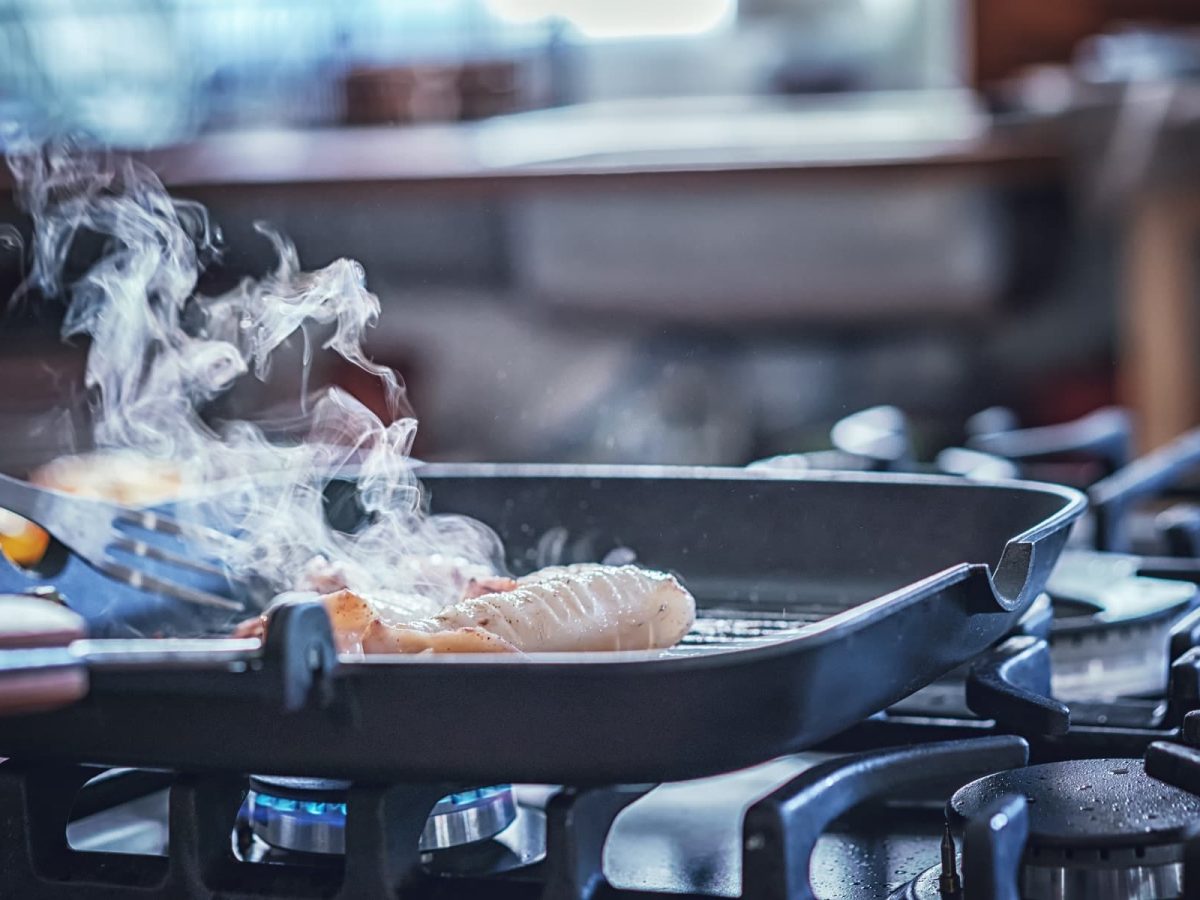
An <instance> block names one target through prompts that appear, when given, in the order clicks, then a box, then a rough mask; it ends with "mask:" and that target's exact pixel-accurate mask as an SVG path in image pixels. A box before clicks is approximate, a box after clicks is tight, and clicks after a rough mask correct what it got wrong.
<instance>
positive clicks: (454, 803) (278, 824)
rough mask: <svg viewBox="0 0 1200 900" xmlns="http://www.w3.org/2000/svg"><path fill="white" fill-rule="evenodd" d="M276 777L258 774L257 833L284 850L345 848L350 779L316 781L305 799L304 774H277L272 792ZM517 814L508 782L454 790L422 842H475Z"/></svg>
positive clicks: (252, 807) (428, 845)
mask: <svg viewBox="0 0 1200 900" xmlns="http://www.w3.org/2000/svg"><path fill="white" fill-rule="evenodd" d="M272 780H273V779H269V778H262V777H258V778H256V779H255V781H256V784H255V787H254V789H252V790H251V791H250V794H249V797H248V799H247V804H248V811H249V818H250V826H251V830H252V831H253V832H254V834H255V835H257V836H258V837H259V838H261V839H262V840H264V841H266V842H267V843H268V844H270V845H271V846H272V847H278V848H280V849H282V850H293V851H297V852H301V853H318V854H325V855H328V854H339V853H344V852H345V850H346V803H345V799H344V797H345V795H344V793H343V792H344V790H345V787H346V784H345V783H344V782H322V781H320V780H317V779H314V780H310V783H311V786H312V788H313V790H312V794H311V796H312V799H311V800H304V799H299V797H301V796H303V786H302V784H301V782H303V781H304V780H303V779H274V780H275V781H278V782H279V783H280V786H281V787H282V788H284V790H282V791H281V792H280V795H279V796H276V795H273V794H270V793H267V788H268V785H269V783H270V782H271V781H272ZM298 791H299V793H298ZM516 817H517V804H516V800H515V798H514V796H513V791H512V788H511V787H509V786H507V785H501V786H496V787H486V788H479V789H477V790H471V791H463V792H460V793H456V794H451V795H449V796H447V797H443V798H442V799H441V800H439V801H438V802H437V804H435V805H434V807H433V809H432V810H431V811H430V813H429V819H428V821H427V822H426V823H425V829H424V831H423V832H422V833H421V839H420V842H419V844H418V847H419V849H421V850H423V851H431V850H446V849H449V848H451V847H460V846H463V845H465V844H473V843H476V842H478V841H482V840H486V839H488V838H491V837H495V836H496V835H497V834H499V833H500V832H502V831H503V830H504V829H506V828H507V827H508V826H509V825H511V824H512V823H513V821H514V820H515V819H516Z"/></svg>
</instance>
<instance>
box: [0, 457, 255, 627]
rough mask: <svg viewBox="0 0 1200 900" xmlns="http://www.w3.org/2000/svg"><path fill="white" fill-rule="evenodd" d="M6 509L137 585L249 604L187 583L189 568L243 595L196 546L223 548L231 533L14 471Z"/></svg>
mask: <svg viewBox="0 0 1200 900" xmlns="http://www.w3.org/2000/svg"><path fill="white" fill-rule="evenodd" d="M0 508H3V509H7V510H10V511H11V512H14V513H16V514H17V515H19V516H22V517H24V518H26V519H28V520H29V521H31V522H33V523H34V524H36V525H38V526H40V527H41V528H42V529H43V530H44V531H46V532H47V533H48V534H49V535H50V536H51V537H53V538H54V539H55V540H56V541H58V542H59V543H60V544H62V545H63V546H64V547H66V548H67V549H68V550H70V551H71V552H72V553H74V554H75V555H76V556H78V557H79V558H80V559H82V560H83V561H84V562H86V563H87V564H88V565H90V566H91V567H92V568H94V569H96V570H97V571H99V572H102V573H104V574H105V575H107V576H109V577H110V578H113V579H116V580H117V581H120V582H123V583H125V584H128V585H129V586H131V587H134V588H137V589H139V590H142V591H147V592H149V593H152V594H161V595H163V596H165V597H171V598H174V599H176V600H182V601H184V602H186V603H195V604H199V605H201V606H213V607H218V608H220V609H227V610H231V611H241V610H244V609H245V605H244V604H242V603H241V602H240V601H238V600H235V599H232V598H231V597H228V596H222V595H221V594H218V593H215V592H213V591H211V590H204V589H202V588H199V587H196V586H195V585H193V584H188V583H187V581H186V579H187V575H188V573H191V574H192V575H193V577H194V576H195V575H197V574H198V575H201V576H205V577H206V578H208V579H217V580H221V581H223V582H226V583H228V584H229V585H230V588H231V591H232V593H234V594H235V595H236V594H237V590H236V588H237V587H238V582H236V581H235V580H234V579H232V578H230V576H229V574H228V573H227V572H226V571H225V570H224V569H223V568H222V567H221V566H220V564H218V563H215V562H213V561H211V560H208V559H204V558H202V557H201V556H200V555H198V553H197V551H196V549H195V547H196V545H197V544H201V543H205V544H208V545H209V546H219V545H220V544H221V543H227V542H231V541H233V540H235V538H232V537H230V536H229V535H225V534H221V533H220V532H217V531H215V530H214V529H211V528H208V527H206V526H204V525H199V524H190V523H189V524H184V523H181V522H178V521H176V520H175V519H172V518H170V517H169V516H164V515H162V514H161V513H158V512H155V511H152V510H144V509H135V508H133V507H128V506H122V505H121V504H118V503H110V502H108V501H105V500H94V499H91V498H87V497H76V496H74V495H72V494H64V493H62V492H60V491H54V490H50V489H48V488H40V487H36V486H34V485H32V484H30V483H29V482H26V481H21V480H19V479H17V478H12V477H10V476H8V475H0ZM189 541H190V543H189ZM172 547H174V549H172ZM142 561H153V563H154V565H153V571H150V570H149V567H148V566H147V567H145V568H143V566H142Z"/></svg>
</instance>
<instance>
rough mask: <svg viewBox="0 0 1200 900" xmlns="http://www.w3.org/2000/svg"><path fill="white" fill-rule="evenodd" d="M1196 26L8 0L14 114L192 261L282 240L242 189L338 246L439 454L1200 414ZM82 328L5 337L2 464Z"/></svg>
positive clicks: (9, 217) (29, 453)
mask: <svg viewBox="0 0 1200 900" xmlns="http://www.w3.org/2000/svg"><path fill="white" fill-rule="evenodd" d="M1197 26H1200V4H1198V3H1196V2H1195V0H1053V2H1046V0H656V2H635V0H405V2H395V3H388V2H382V0H345V2H342V3H336V4H335V3H328V2H323V0H286V2H285V0H259V2H253V0H157V2H155V0H104V2H101V0H79V2H70V0H0V123H3V124H4V128H3V129H0V141H3V140H4V139H5V138H4V135H9V136H11V135H12V134H15V133H16V132H17V130H18V129H19V130H21V131H23V132H25V133H30V132H32V133H34V134H39V133H42V134H44V133H50V132H52V131H57V130H62V129H63V128H69V129H71V130H72V131H74V132H75V133H79V134H85V135H87V136H89V138H90V139H91V140H93V141H95V142H96V143H98V144H103V145H109V146H113V147H118V148H126V149H129V150H133V151H136V152H138V153H140V154H142V155H144V156H145V158H146V159H148V160H149V161H150V162H151V164H152V165H153V166H154V167H155V169H156V170H157V171H158V172H159V173H160V174H161V176H162V177H163V179H164V181H165V182H166V183H167V185H168V186H169V187H170V189H171V190H172V192H173V193H174V194H176V195H178V196H181V197H187V198H192V199H196V200H199V201H201V202H203V203H204V204H206V205H207V206H208V207H209V208H210V210H211V211H212V213H213V216H214V217H215V219H216V220H217V221H218V222H219V223H220V225H221V227H222V230H223V233H224V239H225V253H224V256H223V259H222V262H221V264H220V266H219V267H218V268H217V269H216V270H214V272H212V273H210V275H209V279H208V280H209V281H211V283H212V284H211V285H207V284H206V287H208V286H211V287H213V288H214V289H216V288H218V287H220V286H221V285H222V284H231V283H233V281H234V280H236V279H237V278H238V277H240V276H241V275H243V274H245V273H261V272H263V271H265V270H266V269H267V268H268V267H269V266H271V265H272V263H273V259H272V253H271V248H270V245H269V244H268V243H267V241H265V240H264V239H263V238H262V237H261V236H259V235H257V234H256V233H255V232H254V231H253V229H252V222H253V221H255V220H258V219H263V220H266V221H268V222H270V223H272V224H273V225H275V226H276V227H278V228H279V229H281V230H282V231H283V232H285V233H287V234H288V235H290V236H291V238H292V239H293V240H294V241H295V242H296V244H297V246H298V248H299V252H300V258H301V260H302V262H303V263H304V265H305V266H306V267H316V266H319V265H323V264H325V263H327V262H329V261H330V260H333V259H335V258H338V257H342V256H349V257H353V258H355V259H358V260H360V261H361V262H362V263H363V265H364V266H365V268H366V271H367V276H368V284H369V285H370V287H371V288H372V290H374V291H375V292H376V293H377V294H378V295H379V296H380V298H381V301H382V303H383V310H384V312H383V316H382V320H381V323H380V326H379V328H378V329H376V332H375V334H374V336H373V337H372V339H371V347H370V350H371V352H372V354H373V355H374V357H375V358H376V359H377V360H378V361H380V362H383V363H386V364H387V365H389V366H392V367H394V368H395V369H397V370H398V371H399V372H401V373H402V374H403V376H404V378H405V379H406V381H407V383H408V385H409V392H410V396H411V399H412V403H413V405H414V406H415V407H416V410H417V412H418V414H419V417H420V419H421V422H422V426H421V431H420V435H419V438H418V443H417V447H416V452H417V453H418V454H419V455H421V456H423V457H426V458H430V459H489V460H586V461H601V462H617V461H624V462H684V463H732V464H740V463H745V462H747V461H749V460H753V459H756V458H761V457H765V456H770V455H773V454H779V453H790V452H795V451H804V450H816V449H820V448H822V447H825V446H828V444H829V433H830V428H831V425H832V424H833V423H834V422H835V421H837V420H839V419H841V418H843V417H845V416H846V415H848V414H850V413H852V412H854V411H855V410H858V409H862V408H864V407H870V406H875V405H879V404H891V405H894V406H895V407H896V408H898V409H899V410H902V411H903V412H904V414H905V416H906V419H905V423H906V428H907V429H908V432H909V440H911V442H912V444H913V446H914V447H915V448H916V452H918V453H920V454H926V448H930V447H942V446H948V445H955V444H959V443H962V442H963V434H964V430H966V429H968V428H969V427H971V426H969V425H968V422H969V421H970V417H971V416H973V415H974V414H976V413H978V412H979V411H980V410H984V409H986V408H993V407H997V406H1000V407H1003V408H1005V409H1006V410H1008V411H1009V412H1008V413H1005V414H1004V415H1005V416H1007V418H1006V419H1005V420H1004V422H1005V423H1006V425H1012V424H1014V423H1015V424H1020V425H1025V426H1030V425H1040V424H1047V423H1053V422H1060V421H1063V420H1066V419H1071V418H1074V417H1077V416H1080V415H1082V414H1084V413H1087V412H1088V411H1090V410H1093V409H1096V408H1099V407H1103V406H1107V405H1112V404H1121V405H1123V406H1125V407H1126V408H1127V409H1128V410H1129V411H1130V412H1131V414H1132V417H1133V422H1134V423H1135V435H1136V441H1137V444H1138V446H1139V447H1140V448H1142V449H1147V448H1150V447H1154V446H1157V445H1160V444H1162V443H1163V442H1165V441H1167V440H1168V439H1170V438H1171V437H1173V436H1175V435H1177V434H1179V433H1181V432H1183V431H1184V430H1186V429H1187V428H1189V427H1190V426H1192V425H1194V424H1196V423H1197V422H1198V421H1200V324H1198V322H1200V316H1198V313H1197V303H1198V302H1200V290H1198V287H1197V286H1198V284H1200V279H1198V278H1197V274H1196V273H1197V268H1196V266H1197V263H1198V262H1200V30H1198V28H1197ZM6 175H7V173H6ZM3 183H4V185H5V187H4V189H3V193H0V223H11V225H12V227H13V228H12V230H11V231H10V230H5V229H6V226H5V225H0V295H3V296H8V295H9V294H10V293H11V292H12V291H13V290H14V288H15V287H16V285H17V284H18V283H19V281H20V279H21V277H22V273H23V268H24V266H25V265H26V263H27V260H26V258H25V255H24V254H23V253H22V251H21V249H20V247H21V242H20V240H19V236H20V235H21V234H22V233H23V232H27V223H25V222H24V221H23V219H22V217H21V214H20V213H19V212H18V211H17V210H16V209H15V207H14V206H13V204H12V202H11V199H10V196H9V193H8V189H7V185H8V182H7V181H4V182H3ZM83 349H84V348H82V347H79V346H67V345H64V344H63V343H62V342H61V341H60V340H59V339H58V336H57V330H56V321H55V310H54V308H53V305H49V306H43V307H41V308H39V309H35V310H30V309H21V310H18V311H16V312H15V313H14V315H13V316H12V317H11V318H10V320H9V322H8V323H7V324H6V325H5V326H4V328H3V330H2V331H0V379H2V380H3V383H4V384H5V385H6V386H7V389H6V390H5V391H3V392H0V426H2V427H3V428H4V433H5V435H6V440H5V442H4V446H3V447H2V448H0V465H4V466H8V467H13V468H20V467H22V466H27V465H32V464H34V463H35V462H38V461H40V460H42V459H45V458H47V457H49V456H52V455H54V454H55V453H56V452H60V451H61V450H62V449H63V447H62V444H63V441H64V440H65V438H64V437H63V434H62V432H61V430H60V428H59V427H58V425H56V423H57V422H59V421H60V420H59V419H58V418H56V417H55V416H53V415H51V414H50V411H51V410H52V409H54V408H55V407H56V406H59V405H61V404H63V403H70V402H72V398H76V399H77V396H78V382H79V373H80V371H81V365H82V363H81V360H82V353H83ZM313 378H314V380H315V381H317V382H332V383H339V384H342V385H343V386H345V387H347V388H348V389H350V390H351V391H353V392H355V393H357V394H358V395H359V396H361V397H363V398H364V399H365V400H367V401H368V402H377V400H378V398H377V397H376V396H375V394H374V393H373V392H375V391H376V387H375V386H374V385H373V384H372V383H371V381H370V379H367V378H364V377H362V376H361V375H358V374H356V373H355V372H353V371H351V370H348V369H343V368H339V367H337V366H332V365H322V366H318V369H317V371H316V372H314V374H313ZM293 389H296V390H298V385H287V384H283V385H275V386H273V388H272V390H277V391H281V392H283V393H286V392H287V391H289V390H293ZM269 399H270V398H266V400H264V401H263V402H268V401H269ZM976 421H977V420H976Z"/></svg>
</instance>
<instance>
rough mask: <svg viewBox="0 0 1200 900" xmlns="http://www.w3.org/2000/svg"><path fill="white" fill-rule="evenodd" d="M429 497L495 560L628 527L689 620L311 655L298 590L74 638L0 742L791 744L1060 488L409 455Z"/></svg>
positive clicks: (256, 754) (429, 769) (916, 651)
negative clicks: (192, 630) (155, 633)
mask: <svg viewBox="0 0 1200 900" xmlns="http://www.w3.org/2000/svg"><path fill="white" fill-rule="evenodd" d="M421 473H422V478H423V480H424V482H425V484H426V485H427V487H428V488H429V493H430V497H431V500H432V507H433V508H434V509H435V510H436V511H439V512H458V513H464V514H468V515H471V516H475V517H477V518H479V519H482V520H483V521H485V522H487V523H489V524H490V525H492V526H493V527H495V528H496V529H497V530H498V531H499V533H500V535H501V537H502V538H503V539H504V541H505V545H506V547H507V548H508V550H509V551H510V554H511V560H510V565H511V567H512V568H513V570H514V571H517V572H521V571H526V570H529V569H531V568H534V567H536V566H537V565H539V564H543V563H546V562H563V561H572V560H582V559H599V558H602V557H604V556H605V555H606V554H608V553H610V552H611V551H614V550H617V551H619V553H621V554H627V553H628V552H629V551H632V552H633V553H635V554H636V555H637V559H638V560H639V561H640V562H642V563H644V564H646V565H649V566H653V567H657V568H662V569H667V570H670V571H673V572H677V573H678V574H679V575H680V576H681V577H682V578H683V580H684V581H685V582H686V584H687V585H688V586H689V587H690V588H691V589H692V591H693V593H695V595H696V597H697V601H698V604H699V606H700V608H701V609H700V618H699V620H698V622H697V627H696V628H695V629H694V631H693V633H692V634H691V635H689V637H688V639H687V640H686V641H685V642H684V644H683V645H681V646H680V647H679V648H676V649H675V650H673V651H669V652H667V653H661V654H576V655H556V656H545V657H541V656H536V657H531V658H526V659H521V658H515V657H514V658H507V657H506V658H503V659H498V658H494V657H486V658H485V657H474V658H470V657H458V658H453V659H452V658H430V657H428V656H424V657H408V658H402V657H388V658H373V659H370V660H369V661H366V662H358V663H350V662H346V663H341V664H337V663H336V662H335V661H334V659H333V657H332V650H331V645H330V643H329V633H328V622H327V620H326V619H325V617H324V613H323V611H321V610H320V608H319V607H318V606H314V605H299V606H294V607H284V608H283V609H282V610H281V611H280V612H279V613H278V614H277V615H276V616H275V618H274V620H273V622H272V627H271V628H270V630H269V640H268V644H267V646H266V647H265V648H264V649H263V650H262V651H261V652H259V651H256V650H254V649H252V648H249V647H247V646H246V645H245V643H239V642H234V641H212V642H207V643H206V642H195V641H193V642H174V643H173V642H169V641H164V642H153V641H146V640H143V641H135V642H131V643H122V642H104V641H96V642H92V644H91V645H90V646H84V647H80V648H77V649H78V650H79V651H81V652H84V653H85V654H86V656H87V659H88V668H89V672H90V677H91V692H90V694H89V695H88V696H87V697H86V698H85V699H84V700H82V701H81V702H79V703H78V704H76V705H74V706H72V707H68V708H65V709H62V710H58V711H55V712H50V713H43V714H40V715H29V716H23V717H18V718H9V719H5V720H2V721H0V755H3V756H9V757H13V758H17V759H26V760H39V761H44V760H52V759H62V760H85V761H89V762H96V763H105V764H112V765H129V766H146V767H151V766H161V767H169V768H176V769H183V770H211V769H222V770H234V771H241V772H247V773H249V772H257V773H261V774H291V775H301V774H302V775H311V776H332V777H341V778H352V779H356V780H359V781H373V782H379V781H388V782H396V781H429V782H439V783H466V784H469V783H475V784H479V783H495V782H504V781H520V782H548V783H574V784H581V783H588V782H650V781H670V780H679V779H684V778H691V777H696V776H701V775H706V774H712V773H717V772H722V771H728V770H731V769H735V768H739V767H742V766H745V765H748V764H751V763H755V762H758V761H761V760H764V759H767V758H770V757H773V756H776V755H779V754H782V753H786V752H791V751H796V750H800V749H803V748H804V747H807V746H810V745H812V744H814V743H817V742H819V741H821V740H823V739H825V738H827V737H829V736H831V735H833V734H835V733H837V732H838V731H841V730H843V729H844V728H846V727H848V726H850V725H852V724H853V723H855V722H856V721H858V720H860V719H862V718H863V717H865V716H868V715H870V714H871V713H874V712H876V711H877V710H880V709H882V708H884V707H886V706H888V705H889V704H891V703H893V702H895V701H897V700H899V699H901V698H902V697H904V696H906V695H907V694H909V693H911V692H912V691H914V690H915V689H917V688H919V687H921V686H923V685H925V684H927V683H928V682H930V681H931V680H933V679H935V678H937V677H938V676H940V675H942V674H944V673H945V672H947V671H949V670H950V669H952V668H954V667H956V666H958V665H960V664H961V663H963V662H965V661H966V660H968V659H970V658H971V657H972V656H974V655H975V654H977V653H979V652H980V651H981V650H983V649H984V648H986V647H987V646H989V645H990V644H992V643H993V642H995V641H996V640H997V639H999V638H1000V637H1001V636H1003V635H1004V634H1005V633H1006V632H1007V631H1008V630H1009V629H1010V628H1011V627H1012V626H1013V624H1014V623H1015V621H1016V619H1017V618H1018V617H1019V616H1020V615H1021V613H1022V612H1023V611H1024V610H1025V609H1026V608H1027V607H1028V605H1029V604H1030V603H1031V602H1032V600H1033V599H1034V597H1035V596H1036V595H1037V594H1038V593H1039V592H1040V591H1041V589H1042V586H1043V584H1044V583H1045V580H1046V577H1047V575H1048V574H1049V572H1050V569H1051V567H1052V566H1053V564H1054V562H1055V560H1056V558H1057V556H1058V554H1059V551H1060V550H1061V548H1062V546H1063V544H1064V542H1065V540H1066V537H1067V531H1068V527H1069V525H1070V523H1071V522H1072V520H1074V519H1075V518H1076V517H1078V516H1079V515H1080V513H1081V512H1082V510H1083V507H1084V501H1083V499H1082V497H1081V495H1079V494H1078V493H1076V492H1074V491H1072V490H1069V489H1066V488H1060V487H1054V486H1049V485H1040V484H1031V483H1018V482H1011V483H1004V484H975V483H971V482H967V481H963V480H955V479H949V478H935V477H921V476H905V475H870V474H861V473H854V474H841V475H839V474H826V475H799V476H797V475H782V476H776V475H772V474H769V473H767V474H764V473H763V472H747V471H744V470H728V469H676V468H666V469H663V468H636V469H631V468H611V467H585V468H580V467H550V466H532V467H529V466H526V467H520V466H518V467H513V466H454V465H445V466H428V467H425V468H423V469H422V470H421Z"/></svg>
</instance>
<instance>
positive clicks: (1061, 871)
mask: <svg viewBox="0 0 1200 900" xmlns="http://www.w3.org/2000/svg"><path fill="white" fill-rule="evenodd" d="M1021 896H1022V898H1024V900H1172V898H1175V897H1182V896H1183V863H1182V862H1174V863H1163V864H1161V865H1157V866H1130V867H1128V868H1104V869H1100V868H1091V867H1087V866H1076V867H1071V868H1066V867H1060V866H1026V867H1025V869H1024V871H1023V872H1022V873H1021Z"/></svg>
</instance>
